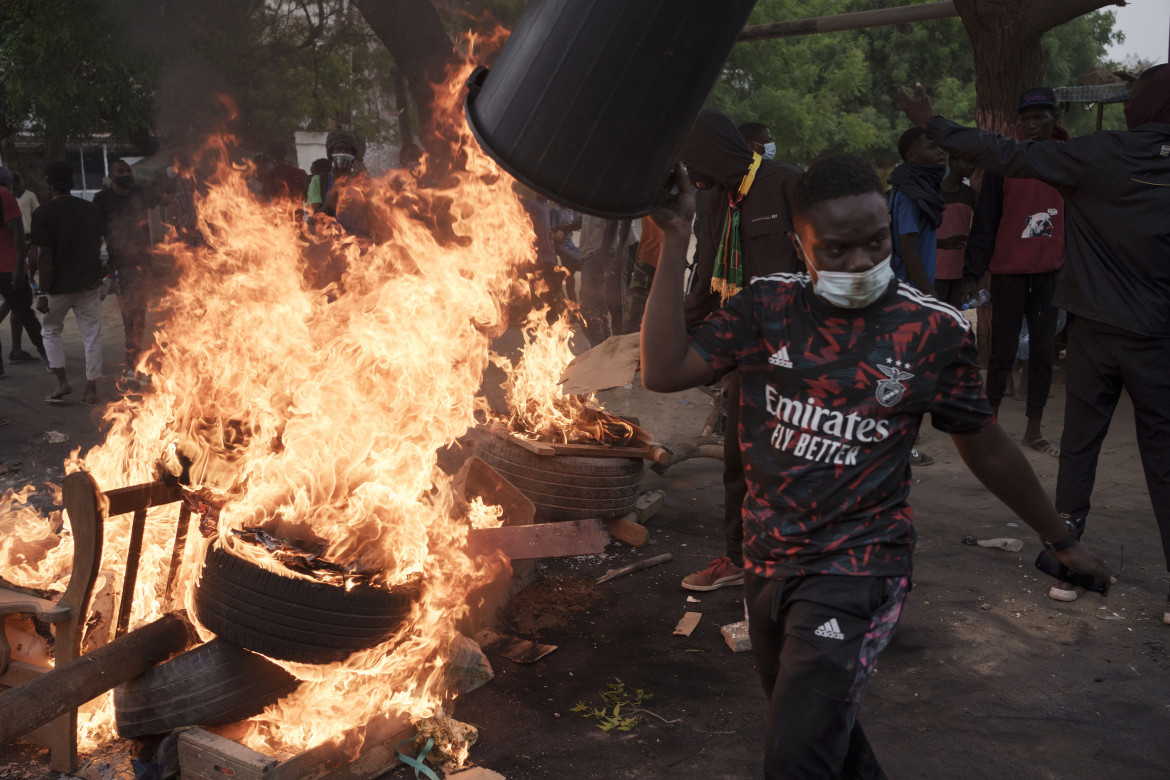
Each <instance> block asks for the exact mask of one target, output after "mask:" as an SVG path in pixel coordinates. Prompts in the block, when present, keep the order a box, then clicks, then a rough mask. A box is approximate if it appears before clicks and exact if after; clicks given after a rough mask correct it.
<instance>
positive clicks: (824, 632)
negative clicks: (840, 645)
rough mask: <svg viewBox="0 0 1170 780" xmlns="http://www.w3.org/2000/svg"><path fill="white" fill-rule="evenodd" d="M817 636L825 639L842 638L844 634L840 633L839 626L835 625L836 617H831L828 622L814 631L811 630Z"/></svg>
mask: <svg viewBox="0 0 1170 780" xmlns="http://www.w3.org/2000/svg"><path fill="white" fill-rule="evenodd" d="M813 633H814V634H816V635H817V636H823V637H824V638H825V639H844V638H845V635H844V634H842V633H841V627H840V626H838V625H837V618H833V619H832V620H830V621H829V622H828V623H825V624H824V625H822V626H821V627H820V628H818V629H817V630H816V631H814V632H813Z"/></svg>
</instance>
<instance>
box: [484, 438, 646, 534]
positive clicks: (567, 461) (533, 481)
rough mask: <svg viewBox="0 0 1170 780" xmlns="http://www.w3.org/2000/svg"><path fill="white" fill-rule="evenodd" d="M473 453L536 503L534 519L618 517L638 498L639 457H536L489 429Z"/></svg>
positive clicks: (640, 469) (640, 461) (640, 464)
mask: <svg viewBox="0 0 1170 780" xmlns="http://www.w3.org/2000/svg"><path fill="white" fill-rule="evenodd" d="M476 454H477V455H479V456H480V457H481V458H483V460H485V461H486V462H487V463H488V464H490V465H491V466H492V468H494V469H496V471H498V472H500V473H501V474H503V475H504V476H505V477H506V478H507V479H508V481H510V482H511V483H512V484H513V485H515V486H516V487H517V489H519V490H520V492H521V493H523V494H524V495H525V496H527V497H528V500H530V501H531V502H532V503H533V504H535V505H536V519H537V520H544V521H550V520H583V519H586V518H599V519H603V520H604V519H606V518H610V517H621V516H622V515H624V514H626V513H627V512H630V511H633V509H634V505H635V504H637V502H638V488H639V486H640V485H641V482H642V465H643V464H642V459H641V458H587V457H581V456H577V455H557V456H547V455H537V454H536V453H535V452H530V451H528V450H526V449H524V448H523V447H521V446H520V445H519V444H513V443H512V442H509V441H504V440H503V439H500V438H499V437H497V436H493V435H491V434H489V433H480V434H479V435H478V436H477V439H476Z"/></svg>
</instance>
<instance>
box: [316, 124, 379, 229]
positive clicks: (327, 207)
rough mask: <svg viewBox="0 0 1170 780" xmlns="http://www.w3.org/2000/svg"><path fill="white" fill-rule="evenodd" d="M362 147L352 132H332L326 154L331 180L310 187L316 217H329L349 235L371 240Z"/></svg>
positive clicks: (324, 180)
mask: <svg viewBox="0 0 1170 780" xmlns="http://www.w3.org/2000/svg"><path fill="white" fill-rule="evenodd" d="M362 148H363V147H362V145H361V143H360V142H359V141H358V138H357V136H356V135H354V134H353V133H352V132H350V131H349V130H332V131H330V132H329V135H327V136H326V137H325V154H326V156H327V157H328V158H329V175H328V177H327V179H322V180H318V183H317V187H315V188H314V187H312V186H310V188H309V192H308V203H309V207H310V208H311V209H312V210H313V211H314V212H315V213H324V214H328V215H329V216H331V217H334V218H335V219H336V220H337V223H338V224H339V225H341V227H342V229H343V230H345V232H347V233H350V234H351V235H355V236H358V237H360V238H371V230H370V224H371V220H370V216H369V204H368V203H367V201H366V195H365V191H364V189H363V185H364V182H363V180H362V179H363V174H364V171H365V168H364V166H363V165H362Z"/></svg>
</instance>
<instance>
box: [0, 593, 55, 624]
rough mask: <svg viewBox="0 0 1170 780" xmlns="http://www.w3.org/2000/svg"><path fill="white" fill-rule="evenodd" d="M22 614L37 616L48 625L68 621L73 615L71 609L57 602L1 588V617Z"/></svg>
mask: <svg viewBox="0 0 1170 780" xmlns="http://www.w3.org/2000/svg"><path fill="white" fill-rule="evenodd" d="M22 612H25V613H28V614H31V615H36V616H37V617H39V618H40V619H41V620H43V621H45V622H46V623H60V622H61V621H62V620H68V619H69V616H70V615H72V614H73V610H71V609H70V608H69V607H67V606H63V605H61V604H58V603H57V602H55V601H50V600H49V599H41V598H37V597H36V596H29V595H26V594H24V593H17V592H15V591H11V590H8V589H7V588H0V615H15V614H18V613H22Z"/></svg>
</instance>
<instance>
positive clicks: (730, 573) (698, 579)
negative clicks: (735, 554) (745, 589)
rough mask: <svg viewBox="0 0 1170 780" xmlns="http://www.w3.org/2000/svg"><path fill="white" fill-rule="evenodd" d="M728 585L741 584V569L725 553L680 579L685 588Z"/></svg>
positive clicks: (701, 588) (700, 588) (707, 588)
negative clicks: (703, 567)
mask: <svg viewBox="0 0 1170 780" xmlns="http://www.w3.org/2000/svg"><path fill="white" fill-rule="evenodd" d="M729 585H743V569H741V568H739V567H738V566H736V565H735V564H734V563H732V561H731V559H730V558H728V557H727V556H726V555H724V556H722V557H720V558H716V559H715V560H713V561H711V563H710V564H709V565H708V566H707V568H705V569H703V570H702V571H697V572H695V573H694V574H688V575H687V576H685V577H683V581H682V586H683V587H684V588H686V589H687V590H716V589H717V588H726V587H727V586H729Z"/></svg>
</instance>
